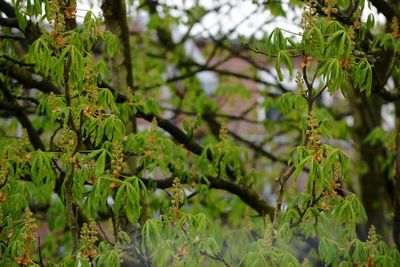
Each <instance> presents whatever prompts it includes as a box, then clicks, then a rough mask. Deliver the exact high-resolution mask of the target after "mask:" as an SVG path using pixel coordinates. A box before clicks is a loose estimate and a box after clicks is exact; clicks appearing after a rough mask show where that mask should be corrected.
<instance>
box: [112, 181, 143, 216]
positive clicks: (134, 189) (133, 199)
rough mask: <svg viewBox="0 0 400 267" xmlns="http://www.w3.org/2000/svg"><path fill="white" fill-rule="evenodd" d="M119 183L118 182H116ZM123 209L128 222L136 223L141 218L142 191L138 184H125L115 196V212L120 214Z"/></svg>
mask: <svg viewBox="0 0 400 267" xmlns="http://www.w3.org/2000/svg"><path fill="white" fill-rule="evenodd" d="M136 180H137V179H136ZM118 181H119V180H116V181H115V182H118ZM122 207H123V209H124V212H125V214H126V216H127V218H128V220H129V221H130V222H132V223H135V222H136V221H137V219H138V218H139V216H140V190H139V188H138V184H137V183H132V184H131V183H129V182H123V183H122V184H121V186H120V187H119V188H118V191H117V194H116V196H115V204H114V212H115V213H116V214H119V212H120V210H121V208H122Z"/></svg>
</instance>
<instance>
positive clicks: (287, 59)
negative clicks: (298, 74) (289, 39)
mask: <svg viewBox="0 0 400 267" xmlns="http://www.w3.org/2000/svg"><path fill="white" fill-rule="evenodd" d="M282 62H283V64H284V65H285V66H286V68H287V69H288V70H289V74H290V79H291V78H292V76H293V63H292V58H291V56H290V54H289V52H288V51H287V50H280V51H279V52H278V57H277V59H276V62H275V69H276V72H277V73H278V77H279V80H280V81H283V74H282V70H281V64H282Z"/></svg>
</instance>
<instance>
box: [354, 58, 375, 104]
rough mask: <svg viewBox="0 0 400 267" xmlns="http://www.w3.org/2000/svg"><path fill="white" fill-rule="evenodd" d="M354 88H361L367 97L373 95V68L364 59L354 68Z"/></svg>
mask: <svg viewBox="0 0 400 267" xmlns="http://www.w3.org/2000/svg"><path fill="white" fill-rule="evenodd" d="M353 80H354V86H355V87H358V88H360V91H361V92H363V91H365V94H366V95H367V96H370V95H371V91H372V67H371V65H370V64H369V62H368V61H367V60H366V59H362V60H361V61H360V62H359V63H358V64H356V66H355V68H353Z"/></svg>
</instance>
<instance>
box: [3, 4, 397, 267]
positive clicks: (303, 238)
mask: <svg viewBox="0 0 400 267" xmlns="http://www.w3.org/2000/svg"><path fill="white" fill-rule="evenodd" d="M105 2H108V3H109V4H111V7H115V6H114V5H115V1H105ZM139 2H140V3H136V2H135V1H129V3H130V4H131V7H130V8H129V9H128V10H134V11H135V12H136V11H139V10H140V12H148V15H149V18H150V19H149V22H148V24H147V26H146V27H147V28H146V31H145V30H143V31H142V30H141V31H137V32H136V30H137V29H135V31H134V33H133V34H132V33H131V32H125V30H127V29H125V28H124V27H123V26H128V25H124V23H126V21H125V22H124V20H119V19H121V17H122V18H125V17H126V16H125V15H126V14H124V12H125V11H124V9H122V10H119V11H120V12H121V14H122V15H121V14H119V15H121V16H120V17H119V18H116V17H113V16H112V14H111V13H112V12H111V11H110V10H108V9H109V8H111V7H109V6H107V4H106V3H104V4H103V6H102V9H103V12H104V14H103V15H104V19H105V20H110V17H111V21H107V23H104V21H103V20H102V18H101V16H100V17H96V15H95V14H94V13H93V12H92V11H87V12H86V14H85V15H84V16H81V15H77V12H78V11H82V10H81V9H79V8H78V9H76V6H75V5H76V4H77V1H38V0H29V1H18V0H14V1H12V3H11V4H8V2H7V3H6V2H5V3H4V4H1V5H0V11H1V13H2V14H1V16H2V17H1V18H2V20H1V21H0V24H2V23H3V24H4V23H6V24H7V23H8V24H10V25H2V27H4V29H3V28H2V37H4V38H1V40H0V50H1V56H0V87H1V88H2V89H1V94H0V110H1V113H0V124H1V125H2V127H1V128H2V129H1V131H0V134H1V135H2V137H3V136H4V138H1V139H0V255H1V259H0V266H28V265H29V266H39V265H40V266H42V265H45V266H47V265H48V266H74V267H75V266H121V263H125V262H127V264H132V265H133V262H135V261H136V260H137V261H139V262H140V263H141V264H146V265H152V266H169V265H172V266H308V265H317V264H323V265H327V266H355V265H357V266H375V265H376V266H396V265H397V264H398V263H399V262H400V254H399V252H398V250H397V249H396V248H395V247H394V246H390V245H388V243H387V242H385V241H386V240H387V237H385V236H377V234H376V232H375V228H374V227H371V228H370V232H369V235H368V239H367V240H364V239H365V238H364V239H363V238H360V235H359V232H358V231H359V228H360V229H361V228H362V227H364V226H365V225H366V224H367V223H368V217H367V213H368V210H366V209H365V208H364V206H363V203H362V200H360V199H359V198H358V195H359V194H358V192H357V190H358V188H357V187H360V186H362V185H359V184H357V183H356V182H355V181H356V179H355V177H356V176H357V175H356V170H355V168H354V166H353V165H356V164H354V163H358V162H355V161H354V159H353V154H355V153H354V150H352V149H353V148H351V149H349V148H348V147H345V149H342V148H341V147H340V144H337V143H339V142H337V141H338V140H342V141H343V139H348V138H349V136H350V134H351V132H350V131H349V129H350V127H351V126H349V125H347V124H346V123H344V122H343V121H339V120H338V119H337V118H340V117H341V116H348V114H346V111H347V109H346V110H345V111H343V110H342V109H344V108H343V106H344V105H343V103H345V105H347V104H348V103H356V104H359V103H358V102H357V101H359V100H360V99H361V98H360V99H355V95H358V94H359V93H361V94H364V95H365V96H364V95H363V97H366V98H367V99H369V100H371V99H372V98H373V97H375V95H385V94H384V93H383V91H381V90H383V89H385V88H383V87H384V85H385V84H386V81H385V82H384V84H381V83H382V81H383V80H384V79H386V80H389V79H392V80H393V84H394V85H395V86H398V84H399V77H400V69H399V68H398V66H397V65H396V63H398V60H399V58H398V55H399V53H400V43H399V42H400V41H399V36H398V35H399V33H398V25H397V29H396V23H395V22H393V24H394V27H393V32H392V33H390V34H389V33H378V34H375V33H374V32H373V31H374V30H376V28H375V26H376V24H377V23H376V22H375V18H374V15H369V16H368V18H367V20H366V21H363V22H361V20H360V18H361V12H362V11H363V2H364V1H361V2H362V3H360V6H359V7H354V8H353V3H350V1H325V2H327V3H326V5H324V6H318V9H316V5H317V4H318V5H320V3H319V2H318V3H317V2H315V1H306V3H303V2H302V1H290V3H289V4H288V5H289V6H290V8H293V9H297V8H299V7H301V8H303V9H302V10H303V15H302V18H298V19H299V22H300V21H301V27H302V32H301V33H295V32H290V31H287V30H285V29H283V28H275V29H274V30H273V31H272V32H271V33H270V34H268V35H265V36H264V38H263V41H257V40H256V38H255V37H254V36H252V37H251V38H245V37H242V38H244V39H246V42H244V43H246V44H247V45H248V47H249V48H250V49H249V51H247V52H249V53H250V50H253V52H257V54H261V55H262V57H263V60H260V61H258V59H255V58H253V57H252V55H247V54H246V53H247V52H246V53H244V52H243V51H241V50H240V49H242V47H240V49H238V47H236V46H235V45H234V44H232V43H231V42H229V38H231V36H230V35H229V34H230V33H232V32H234V31H235V29H236V27H238V26H235V27H234V28H233V30H231V32H230V33H229V34H227V35H224V36H223V37H221V39H218V40H216V39H215V38H214V36H213V37H212V38H210V40H211V41H213V42H215V43H216V44H218V46H216V48H214V47H211V48H210V47H208V46H209V44H208V43H207V42H204V44H202V45H203V47H202V49H203V51H202V52H203V53H204V55H207V56H210V58H208V59H207V60H204V61H206V63H204V64H205V65H203V63H201V62H202V61H203V60H200V61H201V62H200V61H199V62H200V63H199V62H197V61H196V60H195V59H194V57H191V55H187V54H188V52H187V51H186V50H185V49H186V48H185V44H186V40H187V39H189V38H191V35H192V33H191V32H190V30H192V28H195V26H196V24H197V23H199V21H200V22H201V20H202V19H203V18H205V17H207V15H208V14H210V12H215V11H219V9H220V8H215V10H209V9H208V8H207V7H205V6H202V5H201V4H200V1H195V4H194V5H193V6H191V7H188V8H184V9H182V10H181V11H180V13H179V12H178V15H177V14H176V10H175V9H178V7H168V4H162V5H159V6H157V5H158V3H155V2H154V3H153V2H152V1H150V2H151V3H150V2H149V1H139ZM147 2H149V3H147ZM252 2H253V5H254V6H256V7H257V8H261V9H262V11H263V12H265V11H267V10H268V11H269V12H270V14H272V15H273V16H284V15H285V13H286V11H287V10H286V6H285V5H282V3H280V2H279V1H278V2H277V1H264V2H262V3H259V1H252ZM78 4H79V1H78ZM153 4H154V5H155V6H152V5H153ZM6 5H10V6H9V8H10V9H11V10H13V13H15V14H13V15H15V16H10V15H9V14H8V13H9V10H8V9H7V10H4V6H6ZM139 6H140V7H139ZM353 9H354V11H352V10H353ZM321 10H322V11H321ZM107 12H108V13H107ZM110 12H111V13H110ZM318 12H320V13H321V14H320V15H319V16H317V13H318ZM338 12H339V13H338ZM347 12H351V13H352V14H350V15H351V16H350V17H348V18H347V17H346V16H345V19H343V16H344V15H343V14H345V13H347ZM3 13H4V14H3ZM340 14H341V15H340ZM3 15H4V16H7V17H8V18H7V19H8V20H6V18H5V17H4V20H3ZM347 15H348V14H347ZM77 17H79V18H80V17H82V20H83V22H82V20H81V21H79V23H78V25H75V24H74V23H73V22H74V21H73V20H74V19H75V18H77ZM116 21H118V23H117V22H116ZM174 23H177V24H179V23H181V24H179V25H178V26H181V25H185V26H187V27H188V28H189V29H190V30H189V31H188V32H187V34H186V35H185V36H183V37H182V39H181V40H179V41H176V40H175V39H176V38H175V37H176V36H173V34H172V33H171V31H170V27H171V26H172V25H173V24H174ZM397 24H398V22H397ZM36 25H37V26H36ZM116 25H117V26H116ZM121 25H122V26H121ZM197 26H198V25H197ZM105 29H106V30H105ZM128 31H132V30H131V29H129V30H128ZM207 31H208V29H207ZM124 34H128V35H129V34H130V35H129V38H127V37H126V36H125V35H124ZM154 34H156V35H157V38H154ZM208 34H210V35H211V32H208ZM124 36H125V37H124ZM17 37H18V38H17ZM173 37H174V38H175V39H174V38H173ZM124 38H127V39H124ZM21 40H23V42H22V41H21ZM253 43H256V44H257V45H259V44H260V43H261V44H262V45H261V46H262V47H263V49H261V50H258V49H254V48H252V47H253ZM365 46H369V47H368V49H367V51H364V49H365ZM264 48H265V49H264ZM214 49H215V50H214ZM389 52H392V54H393V56H392V58H390V59H389V60H387V59H386V58H385V54H387V53H389ZM229 53H230V54H229ZM226 54H228V56H226ZM376 55H378V56H376ZM218 57H221V58H222V60H221V61H220V62H217V63H214V60H217V59H218ZM232 58H233V59H240V60H243V61H244V62H247V63H249V64H252V65H251V67H249V70H239V71H237V72H235V71H236V70H235V71H233V70H231V69H229V68H224V67H221V66H223V64H224V63H225V62H228V61H229V60H230V59H232ZM265 58H267V59H269V58H271V59H272V61H269V60H267V63H266V62H265V60H264V59H265ZM299 58H300V59H301V62H300V61H298V60H297V59H299ZM384 60H387V61H384ZM259 62H262V63H259ZM382 62H383V63H382ZM386 63H388V64H389V65H390V64H392V65H390V66H389V70H387V69H386V70H387V71H386V72H383V71H381V69H379V68H380V66H381V65H384V64H386ZM263 64H266V65H265V66H264V65H263ZM268 64H271V66H272V67H271V66H270V65H268ZM260 65H262V66H260ZM172 67H173V68H174V70H173V71H172V72H173V75H170V73H169V72H171V71H170V69H171V68H172ZM175 68H176V70H175ZM256 68H258V69H257V70H255V69H256ZM273 69H275V70H273ZM208 70H212V71H214V72H215V73H219V74H220V75H221V77H220V81H221V84H219V85H218V86H219V87H218V89H217V91H216V93H215V95H214V96H212V97H210V95H207V94H206V92H205V90H204V88H203V85H202V83H201V82H200V80H199V77H198V76H196V75H197V74H199V73H201V72H203V71H208ZM258 70H263V71H265V72H267V73H268V74H271V73H272V72H273V71H275V72H276V77H275V76H274V77H272V79H271V80H273V81H269V80H268V81H266V82H265V81H263V80H262V79H261V78H259V77H258V76H257V75H258V74H259V73H256V71H258ZM285 70H287V71H288V73H289V76H290V77H289V79H292V76H293V71H294V70H298V74H297V76H296V85H297V88H296V89H295V90H292V88H289V87H286V84H285V82H284V81H285V79H286V78H287V77H284V75H283V73H284V71H285ZM381 72H382V73H383V74H384V75H386V76H387V77H383V78H384V79H382V80H381V78H380V77H377V75H380V73H381ZM222 76H229V77H228V78H226V80H224V78H222ZM118 77H119V78H120V77H124V78H123V79H124V80H123V79H121V80H116V79H118ZM132 77H133V78H132ZM125 78H126V79H125ZM130 79H133V80H134V81H130ZM241 79H246V81H247V82H249V81H250V83H249V84H250V85H248V84H246V83H242V82H239V81H241ZM125 80H126V81H125ZM203 82H204V81H203ZM254 82H257V83H263V84H264V85H265V87H266V88H263V89H260V88H259V87H257V86H254V87H253V88H252V87H251V86H252V84H251V83H254ZM377 84H379V85H382V88H376V85H377ZM257 85H258V84H257ZM120 87H121V88H120ZM30 89H34V90H30ZM264 89H266V90H264ZM272 89H273V90H272ZM325 89H327V90H328V91H329V93H330V95H331V96H332V95H335V96H336V97H337V99H339V98H340V97H339V96H338V95H339V89H340V90H341V91H342V92H343V94H344V98H343V99H342V98H340V99H339V100H337V99H336V100H335V101H336V102H333V104H329V105H327V104H324V101H321V100H320V98H321V95H322V94H323V93H324V90H325ZM260 90H261V91H262V92H261V93H260V92H259V91H260ZM277 91H278V92H279V93H276V92H277ZM386 93H391V91H390V90H389V91H388V92H386ZM165 94H169V95H170V96H168V99H167V100H165V99H163V98H165ZM259 96H262V100H260V99H261V98H259ZM323 97H328V96H327V95H326V96H325V95H324V96H323ZM392 97H393V96H392ZM256 98H257V101H258V100H260V101H259V102H260V103H258V102H257V101H256V100H255V99H256ZM348 100H349V102H347V101H348ZM353 100H354V101H353ZM28 102H29V103H28ZM224 105H227V106H228V108H226V109H225V107H224ZM256 107H257V108H259V107H261V108H263V109H265V111H266V113H268V111H269V112H271V113H274V112H275V113H276V114H272V115H277V116H275V117H274V116H272V115H271V114H267V115H269V116H267V119H266V120H264V121H263V122H260V121H258V120H257V119H254V117H256V116H255V113H256V112H258V111H259V110H256ZM226 110H228V111H232V112H231V113H232V114H226ZM368 111H371V110H368ZM168 112H172V113H173V115H171V116H169V115H170V114H169V113H168ZM343 114H344V115H343ZM357 115H358V114H357ZM375 115H376V114H375ZM378 115H379V114H378ZM352 116H353V117H352V118H355V119H356V117H357V116H356V115H354V114H352ZM361 116H365V114H361ZM10 118H11V119H10ZM378 120H379V119H378ZM144 121H146V122H144ZM225 121H226V123H225ZM237 121H239V122H237ZM236 122H237V123H238V124H235V123H236ZM238 125H239V126H238ZM249 125H255V126H254V129H253V128H252V126H251V127H250V126H249ZM357 126H358V125H356V127H357ZM180 127H182V129H181V128H180ZM245 128H246V129H245ZM242 129H245V130H243V132H242ZM260 132H261V133H260ZM393 136H395V135H394V133H389V132H388V131H387V130H385V129H384V128H382V127H380V126H378V127H376V128H374V129H373V130H372V131H370V132H369V134H368V135H367V137H366V138H365V139H363V140H362V142H363V143H364V144H366V145H371V146H378V145H381V144H384V145H385V146H386V147H385V149H386V148H388V149H387V150H388V151H389V152H390V153H389V157H388V159H386V162H385V164H386V165H385V166H386V167H387V166H389V167H388V169H387V172H388V173H390V172H391V169H390V167H392V166H393V165H392V164H393V161H394V160H393V158H394V156H393V154H395V153H394V152H393V150H394V149H393V147H394V145H393V144H394V141H393V140H394V137H393ZM15 137H17V138H15ZM246 138H248V139H246ZM392 143H393V144H392ZM246 146H247V147H246ZM390 149H391V150H390ZM349 150H350V151H349ZM349 155H351V156H349ZM371 156H373V155H371ZM260 157H264V158H262V159H260ZM374 163H377V165H379V164H380V163H381V161H378V160H377V161H376V162H374ZM359 165H362V164H361V163H360V164H359ZM374 166H375V165H374ZM374 166H372V167H374ZM368 167H371V166H368ZM389 169H390V170H389ZM392 169H394V168H392ZM389 175H392V176H394V175H393V174H392V173H390V174H389ZM386 178H387V177H386ZM390 178H392V177H390ZM388 181H390V180H388ZM354 184H355V185H354ZM270 188H273V190H272V191H271V192H269V191H270ZM261 192H263V193H261ZM269 194H274V195H276V196H274V197H270V195H269ZM267 195H268V197H267ZM371 197H372V196H371ZM267 198H268V199H267ZM88 225H91V226H90V227H91V228H88ZM359 226H360V227H359ZM39 227H40V228H41V229H46V231H47V230H48V231H49V232H50V234H48V235H47V236H40V243H38V240H39V239H37V236H36V230H34V229H37V228H39ZM38 232H39V231H38Z"/></svg>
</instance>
